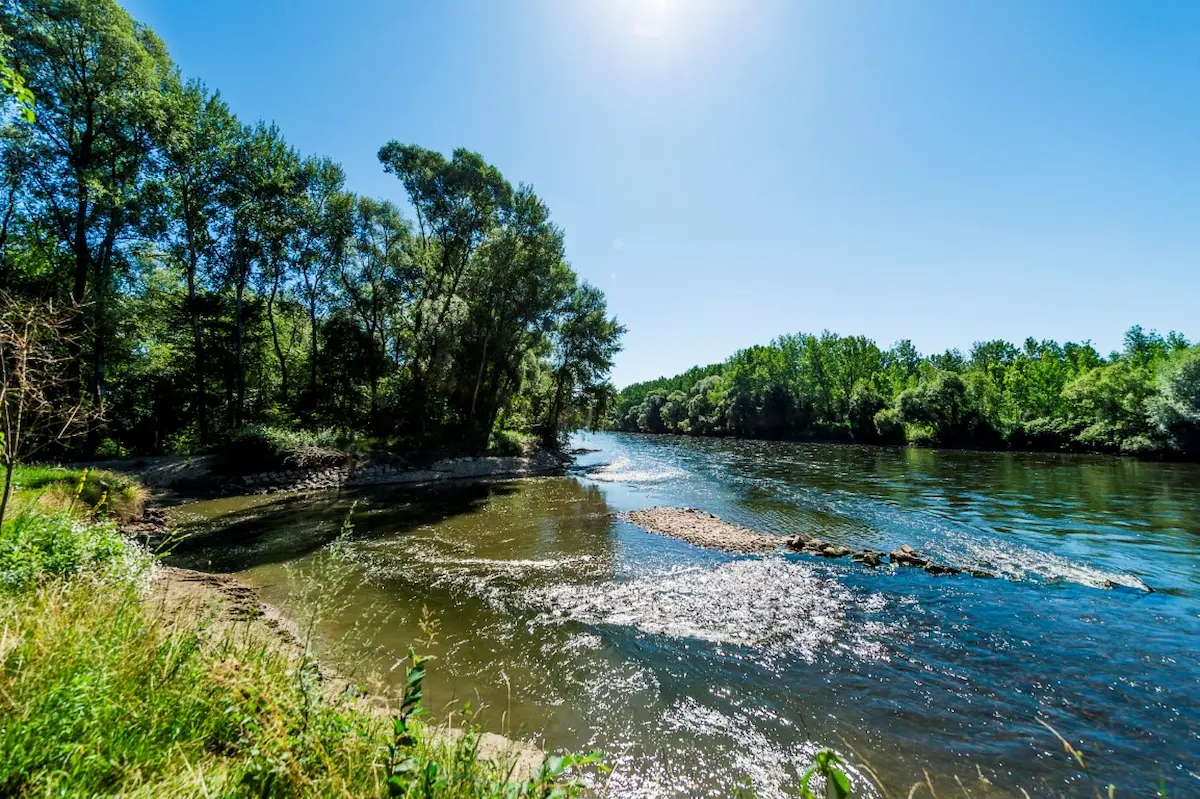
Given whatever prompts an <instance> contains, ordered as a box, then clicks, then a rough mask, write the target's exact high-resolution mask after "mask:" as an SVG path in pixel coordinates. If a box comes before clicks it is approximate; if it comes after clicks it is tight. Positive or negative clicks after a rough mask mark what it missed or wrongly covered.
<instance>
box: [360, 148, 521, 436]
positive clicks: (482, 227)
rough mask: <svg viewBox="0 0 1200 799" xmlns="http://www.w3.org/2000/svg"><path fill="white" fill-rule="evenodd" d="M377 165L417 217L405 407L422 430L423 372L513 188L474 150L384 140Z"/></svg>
mask: <svg viewBox="0 0 1200 799" xmlns="http://www.w3.org/2000/svg"><path fill="white" fill-rule="evenodd" d="M379 160H380V162H381V163H382V164H383V167H384V170H385V171H387V172H390V173H392V174H394V175H396V176H397V177H398V178H400V181H401V183H402V184H403V185H404V189H405V191H406V192H408V198H409V201H410V202H411V203H412V206H413V208H414V209H415V210H416V214H417V232H418V239H417V245H418V246H417V253H418V255H417V259H418V263H419V266H420V268H421V270H422V272H423V273H424V279H423V280H422V281H421V288H420V292H419V295H418V297H417V299H416V302H415V303H414V308H413V314H412V320H411V324H410V331H409V338H410V341H411V346H412V351H411V353H410V357H409V360H408V364H409V368H410V371H411V376H412V384H413V389H414V399H413V402H412V409H413V411H414V413H415V414H417V417H418V418H417V426H418V428H419V429H420V430H422V431H424V430H425V428H426V424H427V417H428V407H427V406H428V391H429V375H430V373H435V374H436V373H437V370H438V369H439V368H440V367H441V364H440V363H439V360H438V356H439V355H440V354H442V353H443V347H444V346H445V344H446V342H445V337H444V334H445V323H446V317H447V314H449V312H450V308H451V304H452V303H453V301H454V298H455V296H456V295H457V293H458V288H459V284H460V283H461V282H462V279H463V276H464V274H465V273H466V270H467V266H468V265H469V264H470V262H471V256H472V255H473V254H474V253H475V251H476V249H477V248H478V247H479V246H480V245H481V244H482V243H483V242H484V241H485V239H486V237H487V235H488V233H489V231H491V229H492V226H493V225H494V223H495V217H496V213H497V212H498V210H499V209H500V208H501V207H503V206H505V205H508V204H510V203H511V197H512V187H511V186H510V185H509V183H508V181H506V180H505V179H504V176H503V175H501V174H500V171H499V170H498V169H496V168H495V167H494V166H492V165H490V164H488V163H487V162H486V161H484V160H483V158H482V156H480V155H479V154H478V153H473V152H471V151H469V150H465V149H461V148H460V149H457V150H455V151H454V153H453V155H452V156H451V158H450V160H446V158H445V157H444V156H443V155H442V154H441V153H438V152H434V151H432V150H426V149H424V148H423V147H417V146H416V145H407V144H400V143H399V142H397V141H391V142H389V143H387V144H385V145H384V146H383V147H382V148H380V150H379Z"/></svg>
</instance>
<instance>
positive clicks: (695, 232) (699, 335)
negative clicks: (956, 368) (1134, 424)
mask: <svg viewBox="0 0 1200 799" xmlns="http://www.w3.org/2000/svg"><path fill="white" fill-rule="evenodd" d="M125 5H126V7H127V8H128V9H129V10H130V12H131V13H133V14H134V16H136V17H137V18H138V19H140V20H142V21H143V22H146V23H148V24H150V25H151V26H152V27H153V28H154V29H155V30H156V31H157V32H158V33H159V35H161V36H162V37H163V38H164V39H165V41H166V42H167V45H168V46H169V48H170V50H171V53H172V55H173V56H174V57H175V59H176V60H177V61H178V62H179V64H180V65H181V67H182V69H183V70H184V72H185V74H187V75H188V76H189V77H199V78H202V79H203V80H204V81H205V82H206V83H208V85H209V86H210V87H213V88H216V89H219V90H220V91H221V93H222V94H223V95H224V96H225V98H226V99H227V100H228V101H229V103H230V105H231V106H232V107H233V109H234V111H235V112H237V113H238V114H239V115H240V116H241V117H242V118H243V119H244V120H247V121H252V120H254V119H259V118H261V119H265V120H268V121H270V120H273V121H275V122H277V123H278V124H279V125H280V127H281V128H282V129H283V131H284V133H285V135H286V136H287V137H288V138H289V140H290V141H291V142H292V143H293V144H294V145H295V146H296V147H297V148H298V149H300V150H301V151H302V152H304V153H320V154H325V155H329V156H332V157H334V158H336V159H337V160H339V161H341V162H342V163H343V164H344V165H345V167H346V172H347V175H348V179H349V184H350V187H351V188H352V189H353V190H355V191H357V192H359V193H363V194H370V195H374V196H379V197H387V198H391V199H393V200H397V201H399V200H402V199H403V193H402V191H401V187H400V185H399V182H398V181H397V180H396V179H395V178H394V177H391V176H389V175H386V174H384V172H383V170H382V169H381V168H380V167H379V164H378V162H377V160H376V157H375V153H376V151H377V150H378V148H379V146H380V145H382V144H383V143H384V142H386V141H388V140H390V139H393V138H395V139H399V140H401V141H405V142H413V143H417V144H421V145H423V146H425V147H431V148H436V149H440V150H443V151H447V152H448V151H449V150H451V149H453V148H454V147H458V146H464V147H468V148H470V149H473V150H476V151H478V152H480V153H482V154H483V155H484V157H485V158H487V159H488V160H489V161H490V162H492V163H494V164H495V165H496V166H498V167H499V168H500V169H501V170H502V171H503V172H504V174H505V175H506V176H507V177H508V178H509V179H510V180H512V181H513V182H514V183H515V182H518V181H519V182H525V183H530V184H532V185H533V186H534V187H535V189H536V190H537V191H538V193H539V194H540V195H542V197H543V198H545V200H546V201H547V202H548V204H549V205H550V207H551V209H552V210H553V212H554V216H555V219H556V221H557V222H558V224H560V225H561V226H562V227H563V228H564V229H565V230H566V233H567V251H568V255H569V257H570V260H571V262H572V264H573V265H574V267H575V269H576V270H577V271H578V272H579V273H580V274H581V275H583V276H584V277H585V278H586V279H587V280H589V281H591V282H592V283H594V284H596V285H597V286H599V287H600V288H602V289H603V290H604V291H605V293H606V294H607V295H608V298H609V305H610V308H611V309H612V310H613V311H614V312H615V313H616V314H617V315H618V316H619V317H620V318H621V320H622V321H623V322H624V323H625V324H626V325H627V326H628V328H629V333H628V335H627V336H626V340H625V351H624V352H623V353H622V354H621V355H620V356H619V358H618V361H617V368H616V370H615V373H614V381H615V382H616V384H617V385H618V386H621V385H624V384H627V383H629V382H632V381H636V380H643V379H648V378H651V377H657V376H659V375H661V374H671V373H675V372H678V371H682V370H683V369H686V368H688V367H689V366H691V365H693V364H697V363H710V362H713V361H719V360H723V359H724V358H725V357H726V356H727V355H729V354H731V353H732V352H733V351H734V350H736V349H738V348H740V347H744V346H748V345H751V344H756V343H765V342H766V341H768V340H769V339H771V338H773V337H774V336H775V335H777V334H779V333H784V332H796V331H812V332H819V331H820V330H822V329H825V328H828V329H830V330H833V331H836V332H840V333H847V334H849V333H861V334H865V335H867V336H870V337H872V338H874V339H875V340H876V341H877V342H879V343H880V344H881V345H883V346H887V345H890V344H891V343H892V342H893V341H895V340H896V339H899V338H911V339H912V340H913V342H914V343H915V344H916V345H917V346H918V347H919V348H920V349H921V350H923V351H934V350H941V349H945V348H947V347H953V346H957V347H962V348H964V349H965V348H966V347H968V346H969V345H970V344H971V342H972V341H975V340H980V339H989V338H998V337H1000V338H1008V339H1010V340H1015V341H1020V340H1022V339H1024V337H1025V336H1028V335H1032V336H1035V337H1038V338H1055V339H1059V340H1066V339H1070V340H1081V339H1091V340H1092V341H1093V342H1094V343H1095V344H1096V345H1097V346H1098V347H1099V348H1100V349H1101V350H1102V351H1108V350H1109V349H1111V348H1114V347H1116V346H1118V345H1119V343H1120V337H1121V334H1122V332H1123V331H1124V330H1125V328H1127V327H1128V326H1129V325H1131V324H1135V323H1136V324H1142V325H1144V326H1146V327H1148V328H1157V329H1159V330H1161V331H1162V332H1164V333H1165V332H1166V331H1168V330H1170V329H1178V330H1181V331H1182V332H1184V333H1185V334H1187V335H1188V336H1189V337H1191V338H1193V339H1195V338H1197V337H1200V152H1198V148H1200V3H1196V2H1191V1H1188V2H1170V1H1169V0H1161V1H1159V0H1156V2H1153V3H1139V2H1134V0H1129V1H1128V2H1096V1H1092V2H1082V1H1081V2H1068V1H1067V0H1030V1H1029V2H1024V1H1022V0H995V2H990V3H985V2H983V1H982V0H973V1H972V2H960V1H959V0H906V2H903V3H896V2H884V0H878V1H877V2H861V1H860V0H836V2H835V1H834V0H826V1H824V2H816V0H746V1H745V2H732V1H726V0H511V1H510V0H472V1H468V0H439V2H420V3H418V2H411V3H407V2H395V1H394V0H391V1H389V0H344V1H343V2H341V3H338V4H330V3H328V2H319V1H318V0H237V2H234V1H233V0H208V1H207V2H204V3H193V2H180V0H125Z"/></svg>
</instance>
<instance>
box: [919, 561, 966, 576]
mask: <svg viewBox="0 0 1200 799" xmlns="http://www.w3.org/2000/svg"><path fill="white" fill-rule="evenodd" d="M925 571H927V572H929V573H930V574H958V573H960V572H961V571H962V569H957V568H955V567H954V566H947V565H946V564H944V563H926V564H925Z"/></svg>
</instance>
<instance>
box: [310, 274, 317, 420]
mask: <svg viewBox="0 0 1200 799" xmlns="http://www.w3.org/2000/svg"><path fill="white" fill-rule="evenodd" d="M308 325H309V328H310V329H311V336H310V340H309V342H308V346H309V361H308V389H309V391H310V392H312V401H313V402H314V403H315V402H316V399H317V295H316V289H315V288H314V289H313V296H312V298H311V299H310V300H309V301H308Z"/></svg>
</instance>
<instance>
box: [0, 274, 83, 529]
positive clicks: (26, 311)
mask: <svg viewBox="0 0 1200 799" xmlns="http://www.w3.org/2000/svg"><path fill="white" fill-rule="evenodd" d="M75 316H76V313H74V312H69V313H68V312H64V311H63V310H62V309H61V308H60V307H56V306H55V305H54V304H53V303H52V302H51V303H44V304H43V303H29V302H24V301H21V300H18V299H16V298H14V297H12V296H11V295H7V294H2V295H0V465H3V467H4V490H3V493H2V494H0V523H3V521H4V514H5V511H6V510H7V509H8V500H9V498H10V497H11V496H12V478H13V471H14V470H15V469H16V466H17V464H18V463H20V462H22V461H25V460H27V459H28V458H30V457H32V456H33V455H35V454H36V453H37V452H39V451H41V450H42V449H45V448H46V447H48V446H50V445H52V444H57V443H60V442H62V441H64V440H66V439H67V438H69V437H71V436H72V435H74V434H75V433H76V432H78V431H79V430H80V429H81V428H82V425H83V423H84V422H85V420H86V415H87V414H86V413H85V407H86V406H85V403H84V399H83V397H82V396H81V395H79V394H78V393H77V392H74V391H72V388H71V385H72V381H71V380H70V378H69V373H70V368H71V366H72V359H71V356H70V353H69V345H70V344H71V336H73V335H76V333H75V330H76V325H75Z"/></svg>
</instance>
